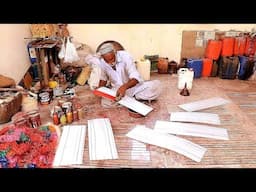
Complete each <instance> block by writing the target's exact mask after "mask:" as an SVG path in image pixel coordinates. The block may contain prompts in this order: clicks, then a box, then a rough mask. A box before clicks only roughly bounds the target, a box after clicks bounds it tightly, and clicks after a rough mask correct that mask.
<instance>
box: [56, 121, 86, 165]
mask: <svg viewBox="0 0 256 192" xmlns="http://www.w3.org/2000/svg"><path fill="white" fill-rule="evenodd" d="M85 135H86V126H85V125H70V126H64V127H63V131H62V135H61V138H60V142H59V145H58V148H57V150H56V154H55V158H54V161H53V166H65V165H73V164H82V163H83V152H84V144H85Z"/></svg>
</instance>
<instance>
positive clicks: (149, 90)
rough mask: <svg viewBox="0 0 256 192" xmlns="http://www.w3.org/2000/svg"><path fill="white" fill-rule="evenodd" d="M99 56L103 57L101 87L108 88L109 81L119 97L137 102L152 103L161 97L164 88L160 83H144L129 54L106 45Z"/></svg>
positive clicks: (101, 59) (101, 62) (102, 47)
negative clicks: (129, 98) (128, 97)
mask: <svg viewBox="0 0 256 192" xmlns="http://www.w3.org/2000/svg"><path fill="white" fill-rule="evenodd" d="M99 54H100V56H101V58H100V68H101V77H100V82H99V87H102V86H106V85H107V82H108V81H109V82H110V86H111V88H112V89H114V90H116V94H117V95H116V96H117V97H123V96H124V95H127V96H130V97H135V99H137V100H148V101H151V100H155V99H157V97H158V96H159V95H160V93H161V87H162V86H161V83H160V81H159V80H152V81H143V79H142V77H141V76H140V74H139V72H138V71H137V69H136V66H135V63H134V61H133V58H132V57H131V55H130V54H129V53H128V52H126V51H124V50H120V51H116V50H115V49H114V46H113V45H112V44H111V43H106V44H103V45H102V46H101V48H100V49H99ZM103 101H104V100H103ZM103 105H104V104H103Z"/></svg>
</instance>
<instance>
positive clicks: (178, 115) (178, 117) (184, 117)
mask: <svg viewBox="0 0 256 192" xmlns="http://www.w3.org/2000/svg"><path fill="white" fill-rule="evenodd" d="M170 121H181V122H194V123H206V124H214V125H220V118H219V115H218V114H214V113H200V112H172V113H171V115H170Z"/></svg>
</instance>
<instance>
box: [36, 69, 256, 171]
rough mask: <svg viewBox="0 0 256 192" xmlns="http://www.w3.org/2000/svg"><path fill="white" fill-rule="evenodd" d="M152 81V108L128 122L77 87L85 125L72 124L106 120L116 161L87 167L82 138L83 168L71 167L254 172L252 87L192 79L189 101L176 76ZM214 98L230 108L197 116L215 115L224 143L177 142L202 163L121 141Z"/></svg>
mask: <svg viewBox="0 0 256 192" xmlns="http://www.w3.org/2000/svg"><path fill="white" fill-rule="evenodd" d="M151 79H159V80H160V81H161V82H162V86H163V92H162V95H161V96H160V98H159V99H158V100H157V101H154V102H152V103H151V104H150V105H151V106H152V107H153V108H154V110H153V111H152V112H150V113H149V114H148V115H147V116H146V117H143V118H133V117H130V116H129V115H128V111H127V109H126V108H125V107H117V108H103V107H102V106H101V105H100V98H99V97H97V96H94V95H93V94H92V92H91V90H90V89H89V87H88V86H79V87H76V88H75V89H76V94H77V97H76V99H77V100H78V101H79V102H80V103H81V104H82V105H83V106H84V109H85V117H84V119H82V120H80V121H77V122H74V123H73V124H86V125H87V120H89V119H94V118H109V119H110V121H111V125H112V129H113V133H114V138H115V142H116V146H117V151H118V155H119V158H118V159H116V160H101V161H90V160H89V153H88V150H89V149H88V135H87V134H86V140H85V149H84V162H83V165H79V166H76V167H84V168H95V167H99V168H101V167H108V168H110V167H111V168H120V167H125V168H126V167H132V168H198V167H200V168H209V167H227V168H230V167H249V168H250V167H256V118H255V113H256V103H255V102H256V101H255V97H256V96H255V95H256V86H255V85H256V82H254V81H242V80H223V79H220V78H218V77H216V78H212V77H210V78H200V79H194V81H193V88H192V90H191V91H190V94H191V95H190V96H188V97H184V96H181V95H180V94H179V92H180V90H178V88H177V81H178V78H177V75H176V74H175V75H169V74H156V73H155V74H152V75H151ZM215 96H220V97H223V98H224V99H228V100H231V101H232V102H231V103H229V104H226V105H223V106H218V107H213V108H210V109H205V110H202V112H209V113H217V114H218V115H219V116H220V120H221V125H220V126H219V127H223V128H226V129H227V130H228V134H229V138H230V139H229V140H227V141H223V140H216V139H208V138H200V137H191V136H179V137H182V138H185V139H188V140H190V141H192V142H194V143H197V144H199V145H201V146H203V147H205V148H206V149H207V151H206V153H205V155H204V156H203V158H202V160H201V162H195V161H193V160H191V159H189V158H187V157H185V156H183V155H181V154H178V153H176V152H174V151H170V150H167V149H163V148H160V147H157V146H153V145H149V144H144V143H141V142H139V141H135V140H133V139H131V138H128V137H127V136H126V133H128V132H129V131H130V130H132V129H133V128H134V127H135V126H136V125H138V124H144V125H146V126H147V127H149V128H153V127H154V124H155V121H156V120H169V116H170V115H169V113H170V112H175V111H183V110H182V109H180V108H179V107H178V106H177V105H179V104H183V103H187V102H192V101H197V100H200V99H207V98H211V97H215ZM54 103H56V101H54V102H53V103H51V105H48V106H40V112H41V119H42V121H43V123H46V122H49V121H50V122H51V118H50V116H49V110H50V109H51V108H52V106H53V105H54Z"/></svg>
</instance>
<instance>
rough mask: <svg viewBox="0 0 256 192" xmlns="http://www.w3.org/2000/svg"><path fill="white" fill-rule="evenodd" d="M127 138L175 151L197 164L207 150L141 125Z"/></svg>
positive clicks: (128, 134)
mask: <svg viewBox="0 0 256 192" xmlns="http://www.w3.org/2000/svg"><path fill="white" fill-rule="evenodd" d="M126 136H127V137H130V138H132V139H136V140H138V141H141V142H144V143H148V144H151V145H156V146H159V147H163V148H166V149H170V150H173V151H175V152H177V153H180V154H182V155H184V156H186V157H188V158H190V159H192V160H194V161H196V162H200V161H201V159H202V157H203V156H204V154H205V152H206V148H204V147H202V146H200V145H197V144H195V143H192V142H190V141H188V140H185V139H182V138H179V137H176V136H173V135H170V134H167V133H160V132H158V131H154V130H153V129H149V128H146V127H145V126H141V125H140V126H136V127H135V128H134V129H133V130H131V131H130V132H128V133H127V134H126Z"/></svg>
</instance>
